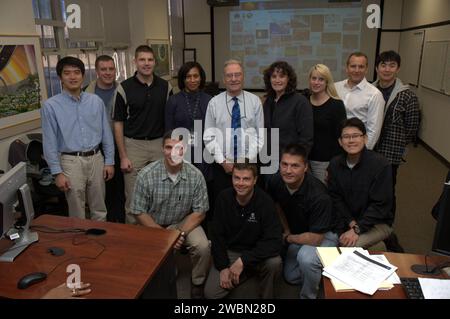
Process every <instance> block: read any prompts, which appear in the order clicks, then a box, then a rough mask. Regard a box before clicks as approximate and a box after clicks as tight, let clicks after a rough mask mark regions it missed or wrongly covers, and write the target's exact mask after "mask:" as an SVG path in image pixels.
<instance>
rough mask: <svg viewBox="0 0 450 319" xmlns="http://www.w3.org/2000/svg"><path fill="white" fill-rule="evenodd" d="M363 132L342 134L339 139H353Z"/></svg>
mask: <svg viewBox="0 0 450 319" xmlns="http://www.w3.org/2000/svg"><path fill="white" fill-rule="evenodd" d="M363 136H364V134H344V135H342V136H341V139H343V140H346V141H351V140H354V139H357V138H359V137H363Z"/></svg>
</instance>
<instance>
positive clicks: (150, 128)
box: [113, 45, 172, 223]
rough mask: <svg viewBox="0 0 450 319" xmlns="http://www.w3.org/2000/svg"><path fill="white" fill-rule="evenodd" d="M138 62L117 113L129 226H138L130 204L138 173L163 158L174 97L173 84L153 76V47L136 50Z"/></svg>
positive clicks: (117, 104)
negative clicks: (168, 106) (167, 117)
mask: <svg viewBox="0 0 450 319" xmlns="http://www.w3.org/2000/svg"><path fill="white" fill-rule="evenodd" d="M134 63H135V65H136V70H137V71H136V73H135V74H134V76H132V77H131V78H128V79H126V80H125V81H123V82H122V83H120V84H119V85H118V87H117V94H116V96H115V102H114V111H113V120H114V136H115V138H116V144H117V148H118V151H119V156H120V168H121V170H122V171H123V173H124V181H125V196H126V202H125V211H126V222H127V223H136V220H135V219H134V217H133V216H132V215H131V214H130V203H131V201H132V193H133V188H134V183H135V181H136V176H137V173H138V171H139V170H140V169H141V168H143V167H144V166H145V165H147V164H148V163H151V162H153V161H155V160H157V159H159V158H161V144H162V140H161V138H162V136H163V135H164V108H165V106H166V101H167V99H168V97H169V95H171V94H172V88H171V86H170V83H168V82H167V81H165V80H163V79H161V78H160V77H158V76H156V75H155V74H154V73H153V70H154V67H155V56H154V53H153V50H152V49H151V48H150V47H149V46H147V45H141V46H139V47H137V48H136V51H135V55H134Z"/></svg>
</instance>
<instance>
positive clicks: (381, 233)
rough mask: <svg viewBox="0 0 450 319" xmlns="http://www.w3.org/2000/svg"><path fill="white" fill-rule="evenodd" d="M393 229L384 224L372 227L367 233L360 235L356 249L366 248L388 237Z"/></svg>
mask: <svg viewBox="0 0 450 319" xmlns="http://www.w3.org/2000/svg"><path fill="white" fill-rule="evenodd" d="M392 231H393V228H392V227H390V226H389V225H386V224H377V225H374V226H373V227H372V228H371V229H370V230H369V231H367V232H365V233H364V234H361V235H360V236H359V238H358V241H357V242H356V245H355V246H356V247H363V248H368V247H370V246H373V245H375V244H377V243H379V242H380V241H382V240H384V239H386V238H388V237H389V235H390V234H391V233H392Z"/></svg>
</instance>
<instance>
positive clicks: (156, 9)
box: [128, 0, 169, 72]
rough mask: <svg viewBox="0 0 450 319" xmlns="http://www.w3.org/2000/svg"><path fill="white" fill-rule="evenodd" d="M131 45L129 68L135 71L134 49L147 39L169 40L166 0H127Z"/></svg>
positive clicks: (145, 42)
mask: <svg viewBox="0 0 450 319" xmlns="http://www.w3.org/2000/svg"><path fill="white" fill-rule="evenodd" d="M128 16H129V20H130V35H131V45H130V48H129V50H128V53H129V58H130V70H131V71H132V72H134V71H135V67H134V63H133V62H132V61H133V59H134V50H135V49H136V48H137V47H138V46H139V45H141V44H147V40H148V39H158V40H169V17H168V8H167V0H152V1H148V0H128Z"/></svg>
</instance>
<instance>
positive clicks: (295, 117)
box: [263, 61, 313, 154]
mask: <svg viewBox="0 0 450 319" xmlns="http://www.w3.org/2000/svg"><path fill="white" fill-rule="evenodd" d="M264 84H265V86H266V92H267V95H266V97H267V98H266V100H265V102H264V105H263V108H264V126H265V127H266V128H267V130H268V132H267V133H268V135H267V136H268V138H267V141H268V143H269V144H268V146H269V148H270V150H272V149H274V146H273V145H270V140H271V139H270V132H271V128H278V129H279V134H280V136H279V143H278V146H279V150H278V153H279V154H280V153H281V150H282V149H283V147H284V146H286V145H288V144H291V143H298V144H301V145H303V146H304V147H305V148H306V150H307V151H308V152H309V150H310V149H311V147H312V144H313V114H312V109H311V105H310V104H309V101H308V100H307V99H306V98H305V97H304V96H303V95H301V94H299V93H297V91H296V90H297V75H296V74H295V71H294V69H293V68H292V66H290V65H289V64H288V63H287V62H284V61H277V62H274V63H272V65H270V67H269V68H268V69H266V70H265V71H264ZM269 154H270V153H269Z"/></svg>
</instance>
